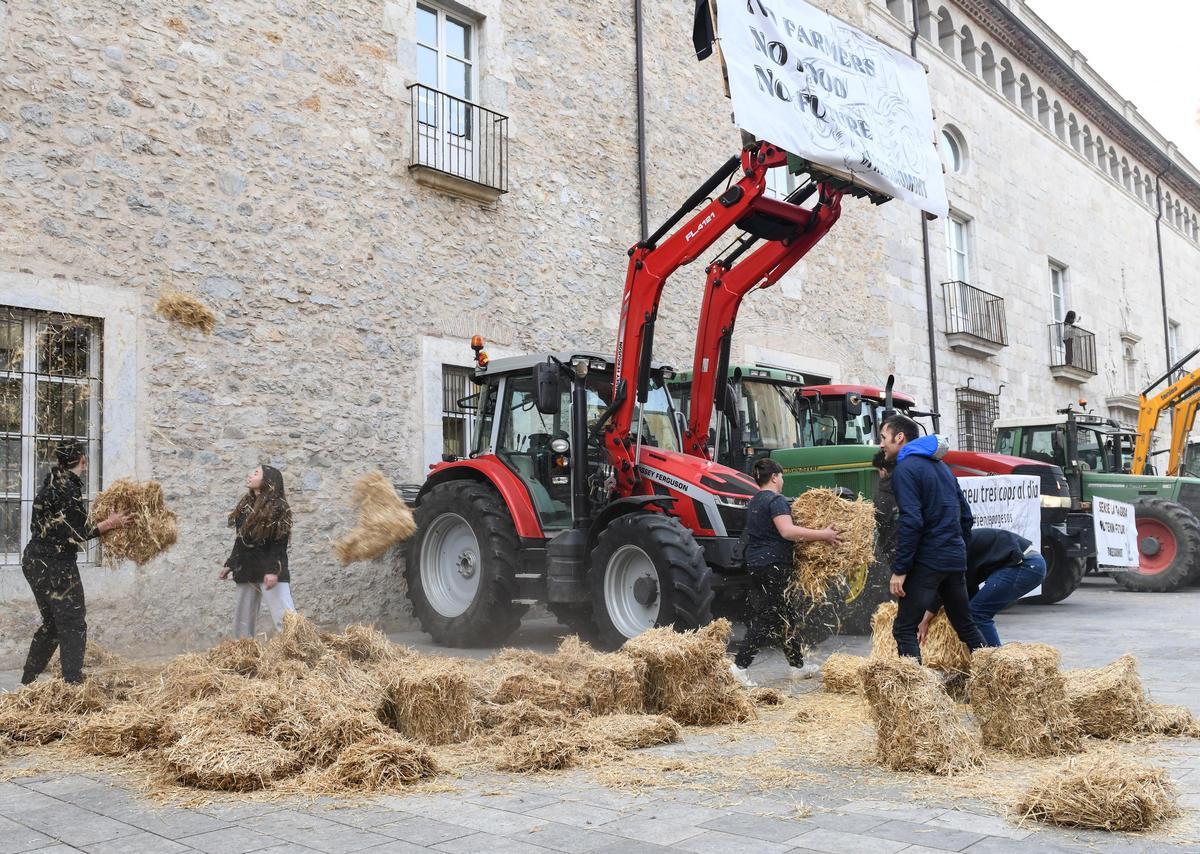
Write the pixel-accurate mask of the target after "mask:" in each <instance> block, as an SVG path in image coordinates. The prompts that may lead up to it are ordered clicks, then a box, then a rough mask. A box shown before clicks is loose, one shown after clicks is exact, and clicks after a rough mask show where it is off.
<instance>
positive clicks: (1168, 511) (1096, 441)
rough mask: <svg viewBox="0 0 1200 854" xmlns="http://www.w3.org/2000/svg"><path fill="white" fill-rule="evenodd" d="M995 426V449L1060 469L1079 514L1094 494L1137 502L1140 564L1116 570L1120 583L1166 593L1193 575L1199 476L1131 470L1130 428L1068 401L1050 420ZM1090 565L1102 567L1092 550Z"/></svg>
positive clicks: (1198, 539)
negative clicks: (1090, 413)
mask: <svg viewBox="0 0 1200 854" xmlns="http://www.w3.org/2000/svg"><path fill="white" fill-rule="evenodd" d="M995 427H996V450H997V451H998V452H1000V453H1002V454H1020V455H1021V456H1023V457H1028V458H1029V459H1033V460H1042V461H1044V462H1047V463H1052V464H1053V465H1056V466H1059V467H1060V468H1062V470H1063V471H1064V472H1065V473H1066V475H1067V479H1068V481H1069V483H1070V487H1071V496H1072V499H1073V506H1074V507H1075V508H1077V509H1078V510H1079V511H1082V512H1083V513H1088V512H1090V509H1091V501H1092V498H1093V497H1094V496H1097V495H1099V496H1101V497H1103V498H1110V499H1113V500H1116V501H1124V502H1126V503H1129V504H1132V505H1134V513H1135V518H1136V522H1137V536H1138V552H1139V557H1140V563H1139V566H1138V568H1137V569H1131V570H1121V571H1113V572H1112V573H1111V575H1112V577H1113V578H1114V579H1115V580H1116V581H1117V583H1118V584H1120V585H1121V586H1122V587H1125V588H1127V589H1129V590H1150V591H1166V590H1175V589H1177V588H1179V587H1181V586H1183V585H1185V584H1188V583H1189V582H1194V581H1196V580H1197V575H1198V573H1200V478H1195V477H1156V476H1152V475H1135V474H1130V473H1129V472H1130V459H1131V451H1130V449H1131V446H1132V445H1131V443H1132V441H1133V438H1134V437H1133V436H1131V434H1130V433H1129V431H1128V430H1127V429H1125V428H1122V427H1121V426H1120V425H1118V424H1117V423H1116V422H1115V421H1112V420H1110V419H1107V418H1102V417H1100V416H1097V415H1089V414H1085V413H1081V412H1077V411H1075V410H1074V409H1073V408H1072V407H1069V406H1068V407H1067V408H1066V409H1062V410H1059V412H1058V413H1057V414H1056V415H1054V416H1051V417H1045V418H1009V419H1000V420H998V421H997V422H996V424H995ZM1191 470H1195V469H1194V468H1193V469H1191ZM1088 570H1089V571H1090V572H1097V571H1099V567H1098V566H1097V562H1096V558H1095V556H1094V555H1093V556H1092V557H1091V558H1089V561H1088Z"/></svg>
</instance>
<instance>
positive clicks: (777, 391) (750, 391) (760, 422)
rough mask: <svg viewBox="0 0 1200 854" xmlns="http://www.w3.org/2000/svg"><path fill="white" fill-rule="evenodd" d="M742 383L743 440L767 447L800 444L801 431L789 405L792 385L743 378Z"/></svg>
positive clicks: (795, 445)
mask: <svg viewBox="0 0 1200 854" xmlns="http://www.w3.org/2000/svg"><path fill="white" fill-rule="evenodd" d="M741 386H742V393H741V395H740V400H739V405H740V406H741V417H742V423H743V424H745V426H746V429H745V432H744V433H743V435H742V440H743V441H744V442H745V444H747V445H750V446H751V447H753V448H757V449H761V450H766V451H777V450H780V449H781V448H798V447H800V431H799V427H798V425H797V423H796V416H795V415H794V414H792V408H791V402H792V397H791V395H792V389H790V388H785V387H783V386H778V385H774V384H772V383H764V382H753V381H749V380H743V381H742V383H741Z"/></svg>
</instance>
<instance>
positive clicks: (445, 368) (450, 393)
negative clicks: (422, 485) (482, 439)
mask: <svg viewBox="0 0 1200 854" xmlns="http://www.w3.org/2000/svg"><path fill="white" fill-rule="evenodd" d="M474 392H475V389H474V387H473V386H472V385H471V369H470V368H463V367H459V366H458V365H442V454H443V455H445V456H455V457H465V456H466V455H467V454H468V453H469V452H470V450H471V415H472V411H471V409H469V408H468V407H467V405H466V404H467V400H466V398H468V397H470V396H471V395H472V394H474Z"/></svg>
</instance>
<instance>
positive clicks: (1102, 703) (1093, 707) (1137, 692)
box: [1065, 653, 1149, 738]
mask: <svg viewBox="0 0 1200 854" xmlns="http://www.w3.org/2000/svg"><path fill="white" fill-rule="evenodd" d="M1137 666H1138V664H1137V659H1136V658H1134V657H1133V656H1132V655H1130V654H1129V653H1126V654H1125V655H1123V656H1121V657H1120V658H1118V659H1117V660H1116V661H1114V662H1113V663H1112V664H1109V665H1107V666H1105V667H1099V668H1095V669H1083V670H1070V671H1067V673H1066V674H1065V676H1066V690H1067V699H1068V700H1069V701H1070V703H1071V709H1072V711H1074V712H1075V716H1076V717H1077V718H1079V724H1080V726H1081V727H1082V729H1083V731H1084V732H1085V733H1086V734H1087V735H1091V736H1094V737H1096V738H1134V737H1136V736H1138V735H1140V734H1142V733H1144V732H1145V731H1146V728H1147V720H1148V716H1149V709H1148V707H1147V704H1146V694H1145V691H1144V690H1143V689H1142V680H1141V679H1140V678H1139V677H1138V671H1137Z"/></svg>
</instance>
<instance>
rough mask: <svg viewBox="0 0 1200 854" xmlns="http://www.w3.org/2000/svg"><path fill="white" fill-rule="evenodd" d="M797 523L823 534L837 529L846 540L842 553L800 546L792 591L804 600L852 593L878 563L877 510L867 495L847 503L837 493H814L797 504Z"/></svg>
mask: <svg viewBox="0 0 1200 854" xmlns="http://www.w3.org/2000/svg"><path fill="white" fill-rule="evenodd" d="M792 521H793V522H795V523H796V524H797V525H800V526H801V527H803V528H815V529H818V530H819V529H822V528H827V527H829V526H830V525H833V526H835V527H837V528H838V529H839V530H840V531H841V539H842V545H841V546H840V547H838V548H831V547H830V546H829V545H828V544H827V543H815V542H810V541H803V542H799V543H796V545H795V548H794V550H793V565H794V570H793V573H792V577H791V579H790V580H789V582H788V590H789V592H791V593H792V594H793V595H795V596H796V597H797V598H799V599H800V600H801V601H805V602H808V603H812V604H819V603H821V602H824V601H825V599H826V598H827V597H828V595H829V593H830V591H831V590H844V589H846V588H847V587H848V586H849V584H850V581H851V579H853V578H854V577H855V576H859V575H863V574H865V573H866V572H867V570H868V568H869V567H870V566H871V564H872V563H873V562H874V560H875V505H874V504H873V503H872V502H870V501H867V500H865V499H863V498H862V497H861V496H860V497H859V498H857V499H856V500H854V501H847V500H846V499H844V498H841V497H840V496H839V495H838V494H837V493H836V492H834V491H833V490H832V489H810V490H809V491H808V492H805V493H804V494H802V495H801V496H800V497H799V498H797V499H796V500H795V501H793V502H792Z"/></svg>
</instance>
